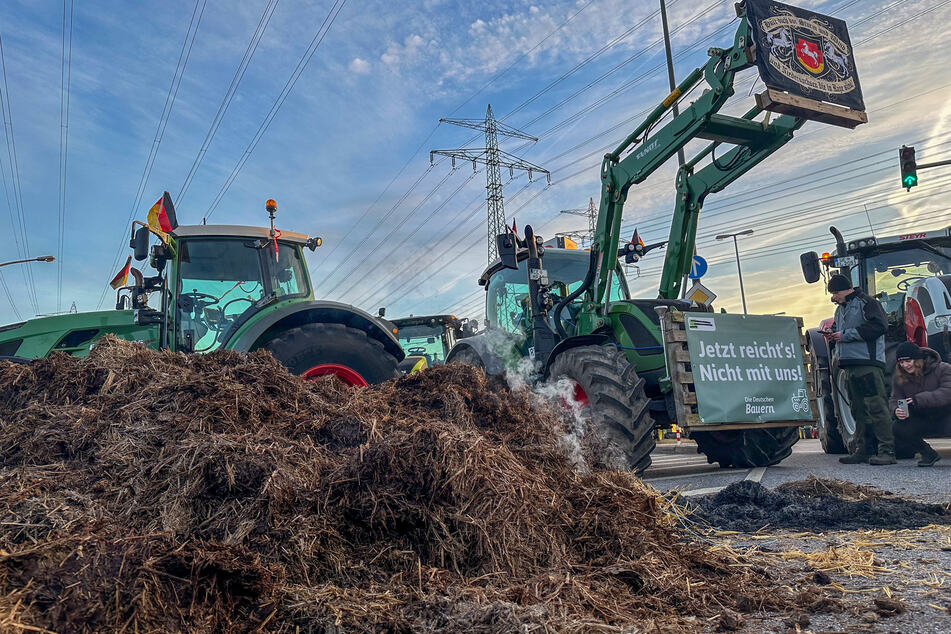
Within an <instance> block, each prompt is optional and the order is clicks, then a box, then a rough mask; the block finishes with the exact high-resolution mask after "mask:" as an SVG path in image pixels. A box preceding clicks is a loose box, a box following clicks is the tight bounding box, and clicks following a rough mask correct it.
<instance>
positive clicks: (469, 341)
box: [446, 330, 520, 374]
mask: <svg viewBox="0 0 951 634" xmlns="http://www.w3.org/2000/svg"><path fill="white" fill-rule="evenodd" d="M489 339H490V336H489V334H487V333H484V332H483V333H480V334H478V335H472V336H471V337H466V338H465V339H462V340H460V341H457V342H456V345H454V346H453V347H452V349H451V350H449V354H447V355H446V363H451V362H452V358H453V356H454V355H455V353H457V352H458V351H459V350H463V349H466V348H468V349H470V350H473V351H474V352H475V353H476V354H478V355H479V358H480V359H482V363H483V364H484V365H485V373H486V374H502V373H503V372H505V359H504V358H503V357H502V356H501V355H500V354H499V353H498V352H497V351H498V349H499V348H501V347H504V346H505V345H506V343H508V340H509V339H510V340H511V344H512V348H513V360H514V359H517V358H518V357H519V356H520V355H516V354H514V349H515V346H516V339H515V338H514V337H512V336H511V335H509V334H508V333H507V332H504V331H502V330H492V331H491V339H492V341H491V342H490V341H489Z"/></svg>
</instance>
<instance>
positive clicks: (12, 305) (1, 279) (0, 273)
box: [0, 271, 23, 320]
mask: <svg viewBox="0 0 951 634" xmlns="http://www.w3.org/2000/svg"><path fill="white" fill-rule="evenodd" d="M0 286H2V287H3V294H4V295H6V296H7V301H8V302H10V308H12V309H13V314H14V315H16V318H17V320H20V319H23V317H22V316H21V315H20V311H19V310H17V305H16V302H14V301H13V295H11V294H10V287H9V286H7V280H6V278H4V277H3V271H0Z"/></svg>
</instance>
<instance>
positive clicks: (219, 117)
mask: <svg viewBox="0 0 951 634" xmlns="http://www.w3.org/2000/svg"><path fill="white" fill-rule="evenodd" d="M280 1H281V0H268V3H267V4H266V5H265V6H264V12H263V13H262V14H261V18H260V19H259V20H258V24H257V26H256V27H255V29H254V33H253V34H252V35H251V41H250V42H248V46H247V48H246V49H245V51H244V56H243V57H242V58H241V61H240V62H239V63H238V67H237V68H236V69H235V71H234V76H233V77H232V78H231V84H230V85H229V86H228V90H227V91H225V96H224V97H222V99H221V103H220V104H219V105H218V111H217V112H216V113H215V118H214V119H212V121H211V127H209V128H208V132H207V133H205V139H204V140H203V141H202V142H201V147H200V148H199V149H198V154H197V155H196V156H195V160H193V161H192V166H191V167H190V168H189V170H188V174H187V175H186V176H185V181H184V182H183V183H182V187H181V189H180V190H179V192H178V196H176V197H175V202H176V203H178V204H181V202H182V199H184V197H185V193H186V192H187V191H188V188H189V186H190V185H191V182H192V179H193V178H194V176H195V173H196V172H197V171H198V168H199V167H201V163H202V161H203V160H204V159H205V154H206V153H207V152H208V148H209V147H210V146H211V142H212V140H214V138H215V135H216V134H217V133H218V127H219V126H220V125H221V122H222V121H223V120H224V117H225V114H226V113H227V112H228V108H229V107H230V106H231V101H232V100H233V99H234V95H235V93H236V92H237V90H238V86H240V85H241V80H242V79H244V74H245V72H247V70H248V66H249V65H250V64H251V58H253V57H254V53H255V52H256V51H257V49H258V44H260V43H261V38H263V37H264V32H265V31H266V30H267V27H268V25H269V24H270V23H271V16H273V15H274V11H275V10H276V9H277V5H278V3H279V2H280Z"/></svg>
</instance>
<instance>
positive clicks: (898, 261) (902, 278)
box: [800, 228, 951, 348]
mask: <svg viewBox="0 0 951 634" xmlns="http://www.w3.org/2000/svg"><path fill="white" fill-rule="evenodd" d="M833 229H834V228H833ZM833 235H836V239H837V242H838V243H839V246H838V248H837V249H836V253H835V254H834V255H832V254H829V253H823V254H822V256H821V257H819V256H817V255H816V253H815V252H810V253H804V254H802V256H800V260H801V261H802V264H803V274H804V276H805V278H806V281H807V282H815V281H818V280H819V278H820V276H821V274H822V273H825V274H826V276H827V275H829V274H831V273H838V272H841V273H843V274H845V275H848V276H849V277H850V278H851V279H852V284H853V285H854V286H856V287H858V288H861V289H862V290H863V291H864V292H866V293H867V294H869V295H871V296H872V297H875V298H877V299H878V300H879V302H881V304H882V308H884V309H885V313H886V315H887V317H888V324H889V330H890V331H891V332H890V333H889V335H888V336H887V338H890V339H897V340H905V338H906V334H907V338H908V339H909V340H912V341H916V343H918V344H919V345H930V343H933V344H935V345H939V344H940V342H937V341H931V342H930V343H929V335H935V334H938V333H941V334H943V332H944V331H945V330H946V327H947V326H948V321H949V319H948V316H949V315H951V296H949V295H948V293H947V292H948V291H949V290H951V289H949V287H951V277H949V276H951V229H941V230H938V231H927V232H919V233H910V234H902V235H897V236H885V237H877V238H876V237H866V238H859V239H855V240H851V241H849V242H848V243H847V244H846V243H845V242H844V241H842V240H841V234H838V232H837V231H833ZM820 265H821V269H820ZM945 280H948V283H947V284H946V283H945ZM932 338H933V337H932ZM941 347H942V348H943V347H944V346H943V345H942V346H941Z"/></svg>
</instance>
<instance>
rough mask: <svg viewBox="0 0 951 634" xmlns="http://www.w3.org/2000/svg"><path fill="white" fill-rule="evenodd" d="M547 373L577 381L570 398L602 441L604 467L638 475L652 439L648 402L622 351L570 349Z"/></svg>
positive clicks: (607, 347)
mask: <svg viewBox="0 0 951 634" xmlns="http://www.w3.org/2000/svg"><path fill="white" fill-rule="evenodd" d="M549 376H550V378H551V379H552V380H558V379H560V378H561V377H566V378H568V379H570V380H572V381H573V382H574V383H575V393H574V398H575V400H576V401H579V402H580V403H581V404H582V405H583V406H584V407H583V408H582V413H583V414H584V413H585V412H587V415H588V420H589V421H590V424H591V426H592V428H591V430H590V431H591V432H594V434H595V437H596V438H597V439H598V440H599V441H600V442H602V443H603V444H604V445H605V447H604V453H605V456H604V458H606V459H605V460H604V462H605V463H606V464H607V465H608V466H611V467H615V468H625V469H630V470H632V471H634V472H635V473H638V474H640V473H643V472H644V470H645V469H647V467H649V466H650V463H651V457H650V453H651V451H653V449H654V446H655V444H656V439H655V438H654V421H653V420H652V419H651V417H650V414H649V413H648V407H649V404H650V401H649V400H648V398H647V395H646V394H645V393H644V379H642V378H640V377H639V376H637V371H636V369H635V367H634V366H633V365H632V364H631V363H630V362H629V361H628V360H627V358H626V357H625V356H624V354H623V353H622V352H621V351H620V350H618V349H617V348H616V347H615V346H612V345H605V346H579V347H577V348H570V349H568V350H565V351H564V352H562V353H561V354H559V355H558V356H557V357H556V358H555V360H554V362H552V364H551V370H550V372H549ZM585 400H587V404H585ZM585 405H586V406H585Z"/></svg>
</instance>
